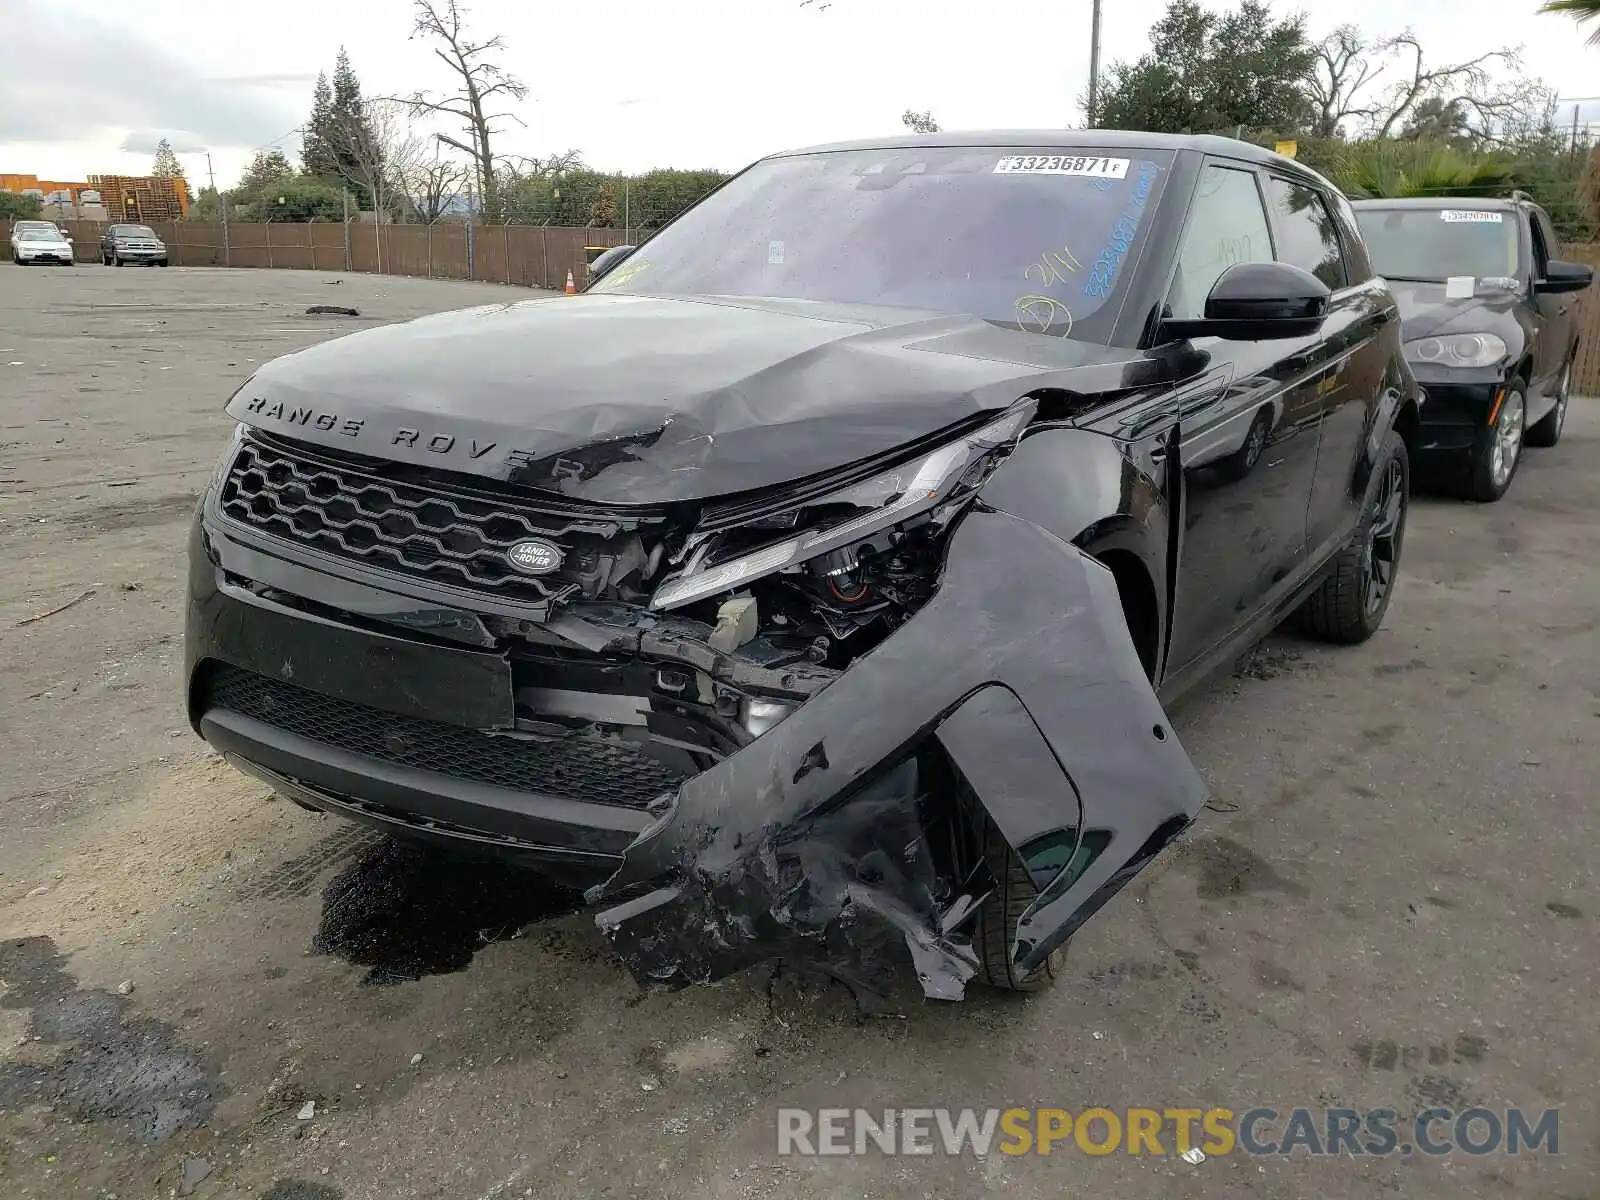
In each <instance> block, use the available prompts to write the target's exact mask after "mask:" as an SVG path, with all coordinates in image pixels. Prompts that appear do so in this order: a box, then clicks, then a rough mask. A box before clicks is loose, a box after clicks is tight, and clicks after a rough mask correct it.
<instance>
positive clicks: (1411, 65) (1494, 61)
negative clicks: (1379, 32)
mask: <svg viewBox="0 0 1600 1200" xmlns="http://www.w3.org/2000/svg"><path fill="white" fill-rule="evenodd" d="M1386 46H1387V49H1388V50H1389V51H1390V52H1391V53H1392V54H1393V55H1394V56H1395V57H1397V58H1399V59H1402V60H1406V61H1407V63H1408V70H1409V78H1405V79H1403V80H1401V81H1400V82H1398V83H1396V84H1394V85H1393V86H1391V87H1390V88H1389V90H1388V92H1387V94H1386V95H1385V97H1384V99H1383V103H1382V107H1381V110H1380V111H1381V121H1380V122H1379V123H1378V126H1377V130H1376V133H1377V136H1378V137H1389V136H1390V135H1392V134H1393V133H1394V132H1395V131H1396V130H1397V129H1400V128H1402V127H1403V126H1404V125H1405V122H1406V120H1407V118H1409V117H1410V116H1411V114H1412V112H1413V111H1414V110H1415V109H1416V106H1417V104H1418V103H1420V102H1421V101H1423V100H1426V99H1429V98H1436V99H1439V100H1442V101H1443V102H1444V103H1445V105H1446V106H1449V105H1457V106H1459V107H1460V108H1462V109H1463V110H1466V111H1469V112H1473V113H1476V114H1477V115H1478V116H1479V117H1480V118H1483V119H1485V120H1486V121H1492V120H1494V119H1496V118H1501V117H1504V116H1506V115H1509V113H1510V112H1511V111H1513V110H1514V109H1516V108H1517V107H1518V105H1519V104H1521V103H1523V98H1522V96H1521V95H1520V89H1519V88H1517V87H1516V86H1515V85H1513V86H1512V87H1511V88H1509V89H1507V88H1501V87H1497V85H1496V84H1495V80H1494V75H1493V68H1495V67H1497V66H1498V67H1505V68H1507V69H1509V70H1512V71H1516V70H1520V69H1521V67H1522V52H1521V50H1520V48H1519V49H1516V50H1491V51H1489V52H1488V53H1487V54H1480V55H1478V57H1477V58H1474V59H1470V60H1468V61H1467V62H1463V63H1454V64H1451V65H1447V66H1443V67H1432V68H1430V67H1427V66H1425V65H1424V59H1423V53H1422V43H1421V42H1420V41H1418V40H1417V37H1416V35H1415V34H1413V33H1412V32H1411V31H1410V30H1407V31H1406V32H1405V33H1402V34H1400V35H1399V36H1398V37H1393V38H1390V39H1388V42H1387V43H1386Z"/></svg>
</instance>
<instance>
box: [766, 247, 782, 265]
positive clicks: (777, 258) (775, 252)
mask: <svg viewBox="0 0 1600 1200" xmlns="http://www.w3.org/2000/svg"><path fill="white" fill-rule="evenodd" d="M767 262H768V264H770V265H771V266H774V267H778V266H782V265H783V243H782V242H768V243H767Z"/></svg>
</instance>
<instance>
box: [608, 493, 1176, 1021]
mask: <svg viewBox="0 0 1600 1200" xmlns="http://www.w3.org/2000/svg"><path fill="white" fill-rule="evenodd" d="M929 739H935V740H937V741H938V742H939V743H941V744H942V745H943V746H944V747H945V749H946V751H947V753H948V754H949V756H950V758H951V759H952V760H953V761H954V762H955V764H956V766H957V768H958V769H959V770H960V772H961V774H962V775H963V776H964V777H965V779H966V782H967V783H968V784H969V785H970V786H971V789H972V791H973V793H974V794H975V795H976V798H977V800H978V802H979V803H981V804H982V805H983V806H984V808H985V809H986V810H987V811H988V813H989V814H990V816H991V817H992V818H993V819H994V821H995V824H996V825H997V826H998V827H999V828H1000V830H1001V831H1002V834H1003V836H1004V837H1005V838H1006V840H1007V841H1008V842H1010V843H1011V844H1012V846H1013V848H1014V849H1016V851H1017V852H1018V854H1019V855H1021V856H1022V858H1023V860H1024V862H1025V863H1027V865H1028V866H1029V869H1030V871H1033V872H1034V875H1035V882H1036V884H1038V885H1039V886H1040V897H1039V900H1038V901H1037V902H1036V903H1035V904H1034V905H1033V907H1032V909H1031V910H1030V912H1029V913H1028V914H1027V916H1026V918H1025V919H1024V921H1023V922H1022V927H1021V929H1020V930H1019V936H1018V939H1017V942H1016V944H1015V945H1014V947H1013V956H1014V958H1015V960H1016V961H1017V963H1018V964H1019V966H1021V967H1022V969H1024V970H1027V969H1030V968H1031V967H1032V966H1034V965H1037V964H1038V963H1039V962H1042V961H1043V959H1044V957H1045V956H1047V955H1048V954H1049V952H1050V951H1051V950H1052V949H1053V948H1054V947H1055V946H1057V945H1059V944H1060V942H1061V941H1062V940H1064V939H1065V938H1066V937H1067V936H1069V935H1070V933H1071V932H1072V930H1073V929H1075V928H1076V927H1077V925H1078V924H1081V922H1082V920H1083V919H1085V918H1086V917H1087V916H1088V915H1089V914H1090V913H1092V912H1093V911H1095V909H1097V908H1098V907H1099V906H1100V905H1101V904H1103V903H1104V901H1105V899H1106V898H1107V897H1108V896H1109V895H1111V894H1112V893H1113V892H1114V891H1115V890H1116V889H1117V888H1118V887H1120V886H1121V885H1122V884H1123V883H1124V882H1126V879H1127V878H1128V877H1129V875H1130V874H1131V871H1132V870H1137V869H1138V867H1139V866H1141V865H1143V862H1144V861H1146V860H1147V859H1148V857H1149V854H1150V850H1149V847H1150V845H1151V843H1152V840H1153V839H1154V840H1157V841H1161V840H1162V839H1165V838H1168V837H1170V836H1171V834H1172V833H1173V832H1176V830H1177V829H1180V828H1182V827H1183V825H1185V824H1187V823H1188V822H1189V821H1190V820H1192V819H1193V818H1194V816H1195V815H1196V814H1197V813H1198V812H1199V810H1200V807H1201V805H1202V804H1203V803H1204V798H1205V787H1204V784H1203V782H1202V781H1201V779H1200V777H1199V775H1198V773H1197V772H1196V771H1195V769H1194V767H1193V765H1192V764H1191V763H1190V762H1189V759H1188V757H1187V756H1186V755H1185V753H1184V751H1183V749H1182V747H1181V746H1180V745H1179V744H1178V740H1177V737H1176V736H1175V735H1174V733H1173V732H1172V729H1171V726H1170V725H1169V724H1168V723H1167V720H1166V715H1165V713H1164V712H1163V711H1162V709H1161V706H1160V703H1159V702H1158V701H1157V700H1156V697H1155V695H1154V693H1153V692H1152V691H1151V688H1150V684H1149V682H1148V681H1147V679H1146V678H1145V673H1144V669H1143V667H1142V665H1141V664H1140V661H1139V657H1138V654H1137V653H1136V652H1135V650H1134V647H1133V643H1132V640H1131V639H1130V637H1129V635H1128V632H1127V628H1126V626H1125V624H1124V621H1123V616H1122V610H1121V605H1120V601H1119V598H1118V594H1117V588H1116V583H1115V580H1114V579H1113V577H1112V575H1111V573H1110V572H1109V571H1108V570H1106V568H1104V567H1103V566H1101V565H1100V564H1099V563H1097V562H1095V561H1094V560H1093V559H1091V558H1089V557H1087V556H1086V555H1085V554H1083V553H1082V552H1081V551H1079V550H1078V549H1077V548H1075V547H1074V546H1072V545H1070V544H1069V543H1067V542H1066V541H1063V540H1062V539H1061V538H1059V537H1057V536H1055V535H1054V534H1052V533H1050V532H1048V531H1046V530H1044V529H1042V528H1041V527H1039V526H1038V525H1036V524H1034V523H1032V522H1030V521H1025V520H1022V519H1020V518H1018V517H1014V516H1011V515H1009V514H1007V513H1002V512H997V511H993V510H988V509H979V510H976V511H973V512H971V513H969V514H968V515H967V517H966V518H965V519H964V520H963V522H962V524H961V525H960V527H959V528H958V529H956V530H955V532H954V533H953V534H952V536H951V542H950V547H949V554H948V559H947V562H946V567H945V573H944V578H943V581H942V583H941V586H940V589H939V592H938V594H937V595H936V596H935V597H934V598H933V599H932V600H931V601H930V602H929V603H928V604H927V605H926V606H925V607H924V608H923V609H922V610H921V611H920V612H919V613H918V614H917V615H916V616H915V617H913V618H912V619H911V620H910V621H909V622H907V624H906V625H905V626H904V627H903V628H902V629H901V630H899V631H898V632H897V633H895V634H894V635H893V636H892V637H890V638H889V639H888V640H887V641H885V642H884V643H883V644H882V645H880V646H879V647H877V649H875V650H873V651H872V652H871V653H870V654H867V655H865V656H864V657H863V658H861V659H860V660H858V661H857V662H856V663H855V664H854V665H853V666H852V667H851V668H850V669H849V670H847V671H846V672H844V674H843V675H841V676H840V677H839V678H838V679H837V680H835V681H834V682H833V683H831V684H830V685H829V686H828V687H827V688H826V689H825V690H824V691H823V692H822V693H821V694H820V695H818V696H816V697H815V698H814V699H812V700H811V701H810V702H809V703H807V704H806V705H804V706H803V707H801V708H800V709H798V710H797V711H796V712H794V713H793V714H792V715H791V716H789V717H788V718H787V719H785V720H784V721H783V722H782V723H781V724H779V725H778V726H776V727H775V728H774V729H772V730H771V731H769V732H768V733H766V734H764V735H763V736H762V737H760V738H758V739H757V740H756V741H755V742H754V743H752V744H751V745H749V746H747V747H745V748H744V749H742V750H740V751H739V752H738V753H737V754H734V755H732V756H731V757H729V758H727V759H725V760H723V761H722V762H720V763H718V764H717V765H716V766H714V767H712V768H711V769H710V770H707V771H705V772H704V773H702V774H700V775H697V776H695V777H694V778H693V779H691V780H689V781H688V782H687V783H685V784H684V785H683V786H682V787H681V788H680V789H679V791H678V792H677V794H676V795H675V796H674V797H673V798H672V803H671V805H670V808H669V809H668V811H667V812H666V813H665V814H664V815H663V816H662V818H661V819H660V820H659V821H658V822H657V823H656V824H655V825H653V826H652V827H651V828H649V829H647V830H646V831H645V832H644V833H643V834H641V835H640V836H639V838H638V839H637V840H636V841H635V842H634V843H633V845H631V846H630V847H629V848H628V849H627V850H626V851H625V853H624V856H623V864H622V867H621V868H620V869H619V870H618V872H617V873H616V875H615V876H613V878H612V879H611V880H609V881H608V882H607V883H606V884H604V885H602V886H601V887H599V888H596V889H595V890H594V892H593V893H592V894H591V899H595V900H600V899H604V898H611V899H614V900H615V901H617V902H618V906H617V907H613V908H610V909H608V910H606V911H604V912H602V913H601V914H600V915H599V918H598V920H599V923H600V925H601V927H602V929H604V930H606V931H607V933H608V934H609V935H610V936H611V938H612V940H613V942H614V944H615V945H616V947H617V949H618V950H619V952H620V953H621V954H622V956H623V958H624V960H625V961H626V962H627V964H628V966H629V967H630V969H631V970H632V971H633V972H634V974H635V976H636V977H637V978H638V979H639V980H640V982H641V983H643V984H646V985H662V984H666V985H682V984H686V983H691V982H696V981H701V980H707V979H711V978H715V977H717V976H719V975H722V974H725V973H727V972H728V971H730V970H733V969H736V968H737V967H738V966H740V965H743V964H745V963H749V962H753V961H755V960H757V959H760V958H764V957H769V956H771V955H774V954H783V953H790V952H793V951H795V950H796V949H797V948H802V947H803V948H804V949H805V950H806V951H807V952H808V953H811V954H813V955H814V956H816V957H819V958H822V959H824V960H825V961H827V962H830V963H834V964H849V963H850V962H852V961H860V960H862V959H870V958H872V957H873V955H872V954H871V953H867V952H865V951H863V949H862V947H863V945H864V944H868V945H881V944H882V941H883V938H884V935H885V934H887V935H888V936H889V938H890V940H891V941H893V940H898V941H901V942H903V943H904V945H905V947H906V948H907V949H908V950H909V951H910V953H911V957H912V959H913V961H914V962H915V963H916V965H917V968H918V971H919V974H920V977H921V980H922V984H923V988H924V990H925V991H926V992H927V994H928V995H930V996H935V997H942V998H958V997H959V996H960V995H961V992H962V989H963V987H964V984H965V982H966V980H967V979H968V978H970V976H971V974H972V972H973V970H974V968H975V960H974V958H973V955H972V952H971V949H970V948H969V947H968V946H967V944H966V941H965V937H964V929H965V925H966V922H967V920H968V919H969V918H970V917H971V915H972V913H973V912H974V911H975V908H976V905H977V904H978V903H979V902H980V901H981V895H978V894H976V888H968V889H967V890H965V891H964V890H963V888H964V887H965V885H966V883H967V882H968V881H960V880H944V881H941V880H939V879H937V878H935V877H934V876H935V872H934V870H933V867H932V861H931V857H930V855H929V853H928V844H927V843H928V838H927V836H926V835H927V833H928V830H927V828H926V827H925V826H924V825H922V824H921V818H920V816H919V811H920V809H919V805H920V803H921V801H922V800H923V799H924V792H923V781H921V780H918V779H917V778H916V771H915V766H916V758H915V756H916V755H917V753H918V751H919V749H920V748H922V747H924V746H925V745H926V744H927V743H928V741H929ZM1001 747H1006V748H1009V749H1011V750H1013V751H1016V756H1015V758H1014V759H1010V760H1008V761H1006V762H1005V763H1004V764H1001V763H1000V762H999V761H998V760H999V757H1000V754H1001V750H1000V748H1001ZM1091 833H1092V834H1093V842H1092V845H1091V848H1092V850H1093V853H1092V854H1091V855H1088V856H1087V857H1086V856H1085V855H1083V854H1078V853H1076V851H1077V850H1078V848H1079V846H1080V845H1081V844H1083V843H1084V842H1085V840H1086V839H1087V838H1088V836H1089V834H1091Z"/></svg>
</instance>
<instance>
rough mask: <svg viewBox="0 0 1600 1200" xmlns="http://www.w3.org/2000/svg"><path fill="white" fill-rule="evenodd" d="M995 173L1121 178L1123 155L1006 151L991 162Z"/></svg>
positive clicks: (1125, 167) (1125, 162)
mask: <svg viewBox="0 0 1600 1200" xmlns="http://www.w3.org/2000/svg"><path fill="white" fill-rule="evenodd" d="M994 173H995V174H996V175H1076V176H1078V177H1079V178H1084V179H1123V178H1125V177H1126V176H1127V174H1128V160H1127V159H1125V158H1096V157H1092V156H1086V155H1079V154H1008V155H1006V156H1005V157H1004V158H1002V159H1001V160H1000V161H999V162H997V163H995V165H994Z"/></svg>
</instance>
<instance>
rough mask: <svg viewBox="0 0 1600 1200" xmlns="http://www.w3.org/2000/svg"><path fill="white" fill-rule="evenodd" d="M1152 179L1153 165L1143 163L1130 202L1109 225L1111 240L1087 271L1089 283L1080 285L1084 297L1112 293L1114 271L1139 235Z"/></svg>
mask: <svg viewBox="0 0 1600 1200" xmlns="http://www.w3.org/2000/svg"><path fill="white" fill-rule="evenodd" d="M1155 178H1156V168H1155V166H1154V164H1152V163H1146V164H1145V165H1144V166H1143V167H1142V168H1141V169H1140V172H1139V184H1138V186H1137V187H1135V188H1134V191H1133V197H1132V199H1130V200H1129V201H1128V206H1127V207H1126V208H1124V209H1123V210H1122V215H1121V216H1120V217H1118V218H1117V223H1116V224H1115V225H1114V226H1112V229H1111V240H1110V241H1108V242H1107V243H1106V245H1105V248H1104V249H1103V250H1101V251H1100V255H1099V257H1098V258H1096V259H1095V261H1094V266H1093V267H1091V268H1090V270H1089V280H1088V282H1087V283H1085V284H1084V285H1083V294H1084V295H1085V296H1092V297H1094V298H1095V299H1097V300H1099V299H1104V298H1105V297H1107V296H1109V295H1110V294H1111V288H1112V285H1113V284H1114V283H1116V279H1117V268H1118V267H1119V266H1121V265H1122V260H1123V258H1125V257H1126V256H1127V253H1128V248H1129V247H1130V246H1132V245H1133V239H1134V238H1135V237H1136V236H1137V235H1138V232H1139V218H1140V217H1141V216H1143V215H1144V206H1145V203H1146V201H1148V200H1149V199H1150V185H1151V184H1153V183H1154V182H1155Z"/></svg>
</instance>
